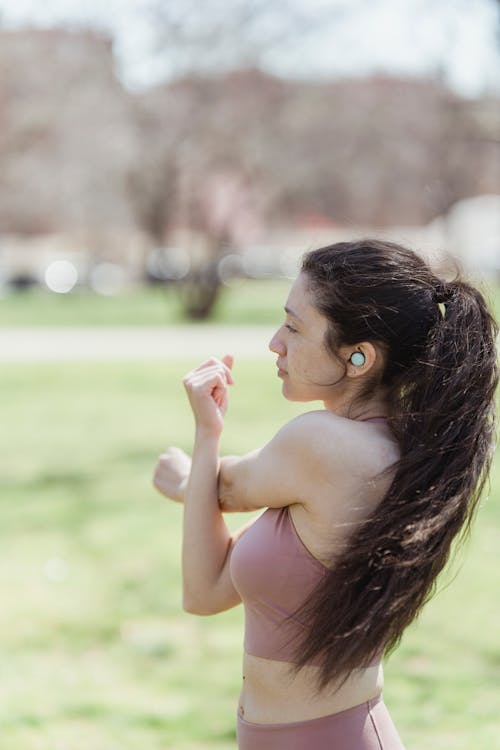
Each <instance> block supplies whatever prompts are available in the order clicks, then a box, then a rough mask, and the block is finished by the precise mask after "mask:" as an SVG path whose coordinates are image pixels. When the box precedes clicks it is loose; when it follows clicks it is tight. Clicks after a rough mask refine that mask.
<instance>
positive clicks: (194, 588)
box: [182, 428, 231, 614]
mask: <svg viewBox="0 0 500 750" xmlns="http://www.w3.org/2000/svg"><path fill="white" fill-rule="evenodd" d="M218 471H219V437H218V436H217V435H215V434H214V433H210V432H206V431H203V430H202V429H198V428H197V430H196V433H195V441H194V449H193V456H192V465H191V472H190V475H189V479H188V481H187V485H186V489H185V493H184V523H183V540H182V580H183V605H184V608H185V609H186V610H187V611H190V612H196V613H197V614H210V613H211V611H212V610H213V604H212V599H213V597H212V595H213V593H214V592H215V589H216V586H217V582H218V580H219V577H220V575H221V572H222V569H223V567H224V562H225V560H226V557H227V554H228V551H229V548H230V544H231V534H230V532H229V529H228V528H227V526H226V524H225V522H224V518H223V516H222V512H221V510H220V507H219V503H218V497H217V477H218Z"/></svg>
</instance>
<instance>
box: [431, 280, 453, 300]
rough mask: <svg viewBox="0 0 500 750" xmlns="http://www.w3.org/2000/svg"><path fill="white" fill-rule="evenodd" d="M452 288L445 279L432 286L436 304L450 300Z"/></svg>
mask: <svg viewBox="0 0 500 750" xmlns="http://www.w3.org/2000/svg"><path fill="white" fill-rule="evenodd" d="M452 294H453V289H452V287H451V285H450V284H448V282H447V281H439V282H438V283H437V284H436V286H435V287H434V295H433V301H434V302H436V303H437V304H438V305H440V304H446V303H447V302H449V301H450V299H451V296H452Z"/></svg>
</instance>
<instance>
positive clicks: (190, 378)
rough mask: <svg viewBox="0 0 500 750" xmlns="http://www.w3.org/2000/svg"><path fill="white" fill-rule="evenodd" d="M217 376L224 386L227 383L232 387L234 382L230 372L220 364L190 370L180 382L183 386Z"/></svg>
mask: <svg viewBox="0 0 500 750" xmlns="http://www.w3.org/2000/svg"><path fill="white" fill-rule="evenodd" d="M217 375H218V376H220V377H221V378H222V382H223V383H224V384H226V383H227V384H228V385H234V380H233V376H232V375H231V371H230V370H229V368H228V367H227V366H223V365H221V364H217V365H208V364H207V365H206V366H204V367H202V368H198V369H196V370H191V372H188V374H187V375H186V376H185V377H184V378H183V380H182V382H183V383H184V385H189V384H195V383H201V382H204V381H207V380H208V379H210V378H213V377H215V376H217Z"/></svg>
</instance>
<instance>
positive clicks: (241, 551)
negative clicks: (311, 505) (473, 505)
mask: <svg viewBox="0 0 500 750" xmlns="http://www.w3.org/2000/svg"><path fill="white" fill-rule="evenodd" d="M382 419H383V418H381V417H373V418H371V419H370V420H366V421H375V420H378V421H382ZM230 571H231V578H232V581H233V584H234V587H235V588H236V590H237V591H238V593H239V595H240V596H241V599H242V601H243V604H244V608H245V651H246V652H247V653H248V654H251V655H253V656H259V657H262V658H264V659H276V660H278V661H289V662H293V658H294V649H295V648H296V645H297V637H298V636H299V634H300V633H303V631H304V629H305V628H306V627H307V625H306V623H305V622H304V621H303V620H302V619H300V618H299V617H297V616H296V615H294V612H296V611H297V610H298V609H299V607H300V606H301V605H302V604H303V603H304V601H305V600H306V598H307V597H308V596H309V594H311V593H312V591H313V590H314V588H315V587H316V586H317V585H318V583H319V582H320V581H321V580H322V579H323V578H324V576H325V575H327V573H328V568H326V567H325V566H324V565H323V564H322V563H320V562H319V560H317V559H316V558H315V557H314V556H313V555H312V554H311V552H309V550H308V549H307V547H306V546H305V545H304V543H303V542H302V540H301V539H300V537H299V535H298V534H297V531H296V530H295V526H294V525H293V521H292V519H291V516H290V512H289V508H288V507H284V508H268V509H267V510H266V511H264V513H263V514H262V515H261V516H259V518H258V519H257V520H256V521H255V523H254V524H253V525H252V526H251V527H250V528H249V529H248V531H246V532H245V533H244V534H243V535H242V536H241V537H240V538H239V539H238V541H237V542H236V544H235V546H234V548H233V551H232V553H231V562H230ZM318 663H319V660H318Z"/></svg>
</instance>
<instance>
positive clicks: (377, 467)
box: [282, 409, 400, 474]
mask: <svg viewBox="0 0 500 750" xmlns="http://www.w3.org/2000/svg"><path fill="white" fill-rule="evenodd" d="M282 429H283V430H284V431H286V434H287V438H288V439H289V440H291V441H293V442H297V443H298V445H299V446H300V447H301V448H302V449H303V450H304V451H305V452H307V453H308V454H312V455H313V456H314V457H316V460H317V462H318V468H320V467H321V466H322V465H324V467H325V469H327V470H328V472H330V471H332V469H333V470H335V469H341V470H342V469H345V470H351V469H352V468H353V467H355V468H356V471H357V472H360V473H365V472H367V473H369V474H372V473H375V472H377V471H382V470H383V469H384V468H386V466H389V465H390V464H392V463H394V462H395V461H397V459H398V458H399V455H400V452H399V446H398V443H397V441H396V440H395V438H394V436H393V434H392V432H391V430H390V428H389V427H388V426H387V424H385V423H375V422H363V421H357V420H354V419H346V418H345V417H341V416H339V415H338V414H335V413H334V412H331V411H328V410H326V409H317V410H313V411H308V412H304V413H303V414H300V415H299V416H297V417H295V418H294V419H292V420H290V421H289V422H287V423H286V425H284V427H283V428H282Z"/></svg>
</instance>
